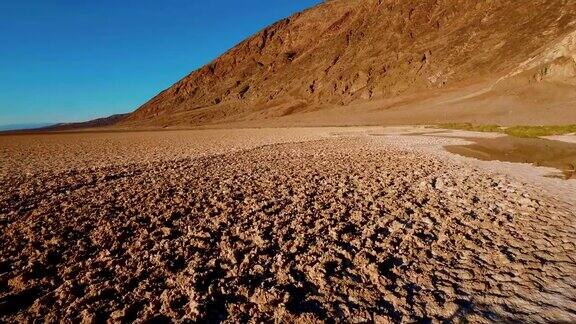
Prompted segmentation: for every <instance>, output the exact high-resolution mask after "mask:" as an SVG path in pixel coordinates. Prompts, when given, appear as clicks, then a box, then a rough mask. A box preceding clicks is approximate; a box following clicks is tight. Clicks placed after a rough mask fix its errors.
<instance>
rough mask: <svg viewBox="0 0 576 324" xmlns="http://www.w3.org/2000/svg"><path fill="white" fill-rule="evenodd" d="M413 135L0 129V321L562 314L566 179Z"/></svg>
mask: <svg viewBox="0 0 576 324" xmlns="http://www.w3.org/2000/svg"><path fill="white" fill-rule="evenodd" d="M426 132H427V131H426V130H425V129H420V128H414V127H394V128H390V127H389V128H381V127H370V128H368V127H346V128H285V129H219V130H173V131H139V132H85V133H63V134H42V135H39V134H36V135H34V134H28V135H4V136H0V149H1V154H2V163H0V180H1V183H2V185H1V186H0V233H2V234H1V235H0V322H14V321H23V322H27V321H32V320H34V319H43V320H44V321H46V322H59V321H62V320H69V321H71V322H79V321H83V322H85V323H92V322H99V321H105V320H110V321H111V322H128V321H132V320H138V321H145V320H157V321H170V320H172V321H182V322H187V321H211V322H220V321H226V322H239V321H240V322H242V321H245V320H249V319H251V320H255V321H271V320H277V321H288V322H292V321H300V322H316V321H328V322H330V321H340V320H347V321H351V322H365V321H374V322H412V321H429V320H439V321H442V320H458V319H462V320H468V321H472V322H493V321H528V322H550V321H566V322H575V321H576V222H575V220H574V217H576V212H575V211H576V180H575V179H570V180H564V179H560V178H559V177H551V176H549V175H550V174H554V172H555V171H556V170H554V169H550V168H545V167H534V166H532V165H528V164H517V163H516V164H512V163H505V162H496V161H480V160H476V159H473V158H467V157H462V156H459V155H456V154H452V153H448V152H447V151H446V150H444V149H443V146H446V145H455V144H464V143H465V141H464V140H463V139H461V137H474V136H480V137H490V136H494V135H486V134H478V133H465V132H456V131H451V132H448V131H446V132H444V133H438V132H433V133H432V134H430V133H426Z"/></svg>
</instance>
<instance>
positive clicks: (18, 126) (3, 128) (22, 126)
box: [0, 123, 54, 131]
mask: <svg viewBox="0 0 576 324" xmlns="http://www.w3.org/2000/svg"><path fill="white" fill-rule="evenodd" d="M51 125H54V124H53V123H28V124H8V125H0V131H11V130H23V129H35V128H42V127H48V126H51Z"/></svg>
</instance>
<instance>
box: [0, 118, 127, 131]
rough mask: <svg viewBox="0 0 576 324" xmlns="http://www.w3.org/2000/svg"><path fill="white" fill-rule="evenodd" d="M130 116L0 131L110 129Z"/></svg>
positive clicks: (19, 126) (15, 127) (21, 126)
mask: <svg viewBox="0 0 576 324" xmlns="http://www.w3.org/2000/svg"><path fill="white" fill-rule="evenodd" d="M126 116H128V114H116V115H112V116H108V117H103V118H97V119H93V120H89V121H85V122H78V123H59V124H54V123H51V124H46V123H45V124H13V125H4V126H0V131H10V132H12V131H15V132H28V131H66V130H76V129H86V128H98V127H109V126H113V125H116V124H118V123H119V122H120V121H122V119H123V118H125V117H126Z"/></svg>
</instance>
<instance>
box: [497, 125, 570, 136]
mask: <svg viewBox="0 0 576 324" xmlns="http://www.w3.org/2000/svg"><path fill="white" fill-rule="evenodd" d="M505 133H506V134H508V135H510V136H516V137H541V136H551V135H564V134H571V133H576V125H565V126H513V127H508V128H506V130H505Z"/></svg>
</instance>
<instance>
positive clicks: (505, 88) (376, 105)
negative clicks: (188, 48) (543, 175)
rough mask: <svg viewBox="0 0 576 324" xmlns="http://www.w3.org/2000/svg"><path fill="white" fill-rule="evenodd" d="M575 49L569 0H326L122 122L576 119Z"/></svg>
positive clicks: (575, 13) (575, 7)
mask: <svg viewBox="0 0 576 324" xmlns="http://www.w3.org/2000/svg"><path fill="white" fill-rule="evenodd" d="M575 58H576V1H567V0H525V1H517V0H475V1H470V0H332V1H326V2H324V3H322V4H319V5H317V6H316V7H314V8H311V9H309V10H306V11H304V12H302V13H298V14H296V15H294V16H292V17H289V18H287V19H284V20H282V21H279V22H277V23H275V24H273V25H271V26H269V27H267V28H265V29H264V30H262V31H260V32H258V33H257V34H255V35H254V36H252V37H250V38H249V39H247V40H245V41H243V42H242V43H240V44H238V45H237V46H236V47H234V48H232V49H231V50H229V51H228V52H226V53H225V54H224V55H222V56H220V57H218V58H217V59H215V60H214V61H213V62H211V63H210V64H208V65H206V66H204V67H202V68H200V69H199V70H197V71H194V72H192V73H191V74H189V75H188V76H186V77H185V78H183V79H182V80H180V81H178V82H176V83H175V84H174V85H173V86H171V87H170V88H168V89H166V90H164V91H162V92H161V93H160V94H158V95H157V96H156V97H154V98H152V99H151V100H150V101H148V102H147V103H145V104H144V105H143V106H141V107H140V108H138V109H137V110H136V111H135V112H134V113H132V114H130V115H129V116H128V117H126V118H124V119H122V121H121V122H120V125H123V126H164V127H165V126H181V125H206V124H217V123H232V122H233V123H238V122H242V123H245V124H257V123H260V124H262V120H266V122H265V123H264V124H270V125H274V124H277V125H282V124H287V123H290V124H387V123H435V122H448V121H470V122H482V123H486V122H491V123H500V124H513V123H523V124H540V123H543V124H546V123H560V122H576V109H574V108H573V107H574V103H575V102H576V90H575V89H576V87H575V85H576V78H575V76H576V61H575Z"/></svg>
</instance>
